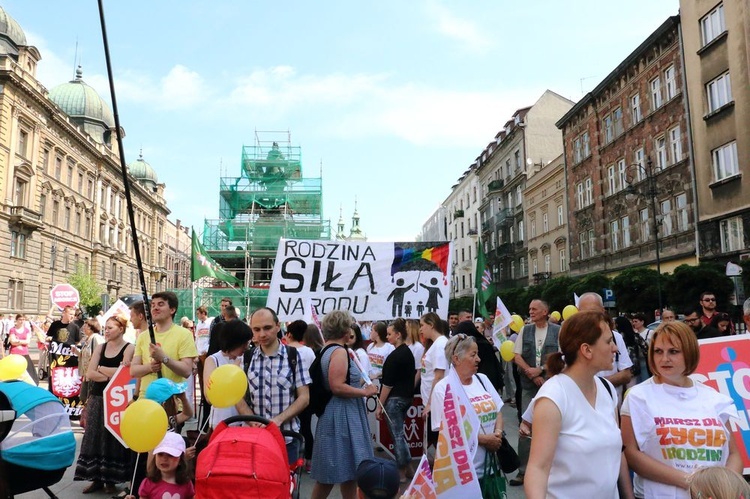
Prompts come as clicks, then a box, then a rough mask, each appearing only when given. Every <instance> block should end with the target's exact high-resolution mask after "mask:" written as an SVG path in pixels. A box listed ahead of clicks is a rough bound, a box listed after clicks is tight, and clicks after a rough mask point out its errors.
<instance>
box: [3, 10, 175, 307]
mask: <svg viewBox="0 0 750 499" xmlns="http://www.w3.org/2000/svg"><path fill="white" fill-rule="evenodd" d="M41 59H42V56H41V54H40V53H39V51H38V50H37V49H36V48H35V47H33V46H29V45H28V44H27V42H26V36H25V34H24V32H23V30H22V29H21V27H20V26H19V25H18V23H17V22H16V21H15V20H13V19H12V18H11V17H10V16H9V15H7V13H6V12H4V11H3V10H2V9H0V190H1V192H2V197H0V226H2V227H3V228H4V230H0V275H1V276H2V278H0V297H2V298H3V299H0V311H3V312H8V313H16V312H19V313H27V314H42V313H46V312H47V311H48V310H49V308H50V301H49V291H50V289H51V288H52V286H53V285H54V284H57V283H61V282H65V281H66V280H67V277H68V276H69V275H70V274H71V273H73V272H75V271H76V269H83V270H85V271H87V272H89V273H90V274H91V275H92V276H93V277H94V278H95V279H96V281H97V283H98V284H99V285H100V287H101V289H102V292H103V293H106V294H107V295H109V296H110V297H111V298H113V299H114V298H115V297H117V296H122V295H125V294H130V293H139V292H140V282H139V278H138V273H137V267H136V263H135V252H134V248H133V243H132V240H133V238H132V235H131V230H130V222H129V218H128V210H127V205H126V202H125V196H124V189H123V186H122V176H121V170H120V158H119V154H118V150H117V147H116V135H115V133H114V131H115V124H114V119H113V115H112V112H111V110H110V109H109V107H108V105H107V103H106V102H104V101H103V100H102V99H101V97H100V96H99V95H97V93H96V91H95V90H94V89H93V88H91V87H90V86H88V85H87V84H86V83H85V82H84V80H83V74H82V70H81V68H80V67H79V69H78V71H77V72H76V76H75V78H74V79H73V80H71V81H70V82H67V83H63V84H61V85H59V86H56V87H55V88H53V89H52V90H50V91H48V90H47V89H46V88H45V87H44V86H43V85H42V84H41V83H40V82H39V81H38V80H37V79H36V68H37V64H38V63H39V62H40V60H41ZM129 170H130V175H129V181H130V187H131V195H132V201H133V209H134V213H135V220H136V226H137V230H138V238H139V243H140V250H141V257H142V260H143V264H144V271H145V274H146V282H147V287H148V289H149V291H150V292H154V291H159V290H163V289H166V286H167V278H168V277H169V276H170V273H169V271H168V258H170V256H171V257H172V260H171V263H174V261H176V260H177V258H175V257H174V256H175V253H174V248H173V249H170V248H169V246H168V244H167V243H168V241H170V239H169V237H168V233H169V232H170V231H171V232H174V231H173V230H171V229H170V225H172V224H171V222H169V220H167V215H168V214H169V209H168V208H167V205H166V201H165V200H164V188H165V185H164V184H161V183H159V182H158V179H157V177H156V173H155V172H154V170H153V168H151V166H150V165H148V163H146V162H145V161H144V160H143V158H139V159H138V160H136V161H135V162H133V163H131V165H130V166H129ZM183 232H184V231H183ZM175 234H176V233H175ZM173 240H174V246H175V248H177V247H180V248H181V251H183V252H184V251H185V247H184V246H183V244H184V241H181V242H179V243H178V242H177V236H176V235H175V237H174V238H173ZM186 251H187V252H188V253H187V256H188V258H189V245H188V246H187V250H186ZM180 258H181V259H182V260H184V259H185V258H184V253H183V254H181V256H180ZM188 261H189V260H188ZM183 265H184V263H183ZM181 282H182V284H185V281H184V280H183V281H181ZM175 283H177V279H175Z"/></svg>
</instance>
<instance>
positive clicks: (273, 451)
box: [195, 416, 304, 499]
mask: <svg viewBox="0 0 750 499" xmlns="http://www.w3.org/2000/svg"><path fill="white" fill-rule="evenodd" d="M238 422H255V423H261V424H263V425H266V426H265V428H260V427H249V426H244V425H243V426H229V425H231V424H233V423H238ZM284 437H288V438H293V439H295V440H297V441H298V442H299V443H300V449H303V448H304V438H303V437H302V435H300V434H299V433H297V432H294V431H288V430H285V431H283V432H282V431H279V428H278V426H276V425H275V424H273V423H272V422H271V421H269V420H267V419H264V418H261V417H258V416H233V417H231V418H228V419H225V420H224V421H222V422H221V423H220V424H219V425H218V426H217V427H216V428H215V429H214V431H213V433H212V434H211V439H210V440H209V443H208V446H206V448H205V449H204V450H203V451H202V452H201V453H200V454H198V462H197V464H196V470H195V493H196V497H200V498H201V499H214V498H216V499H219V498H221V499H233V498H250V497H252V498H263V499H289V498H292V499H298V498H299V483H300V477H301V474H302V464H303V463H304V460H303V459H298V460H297V462H295V463H294V464H293V465H289V464H288V458H287V453H286V443H285V441H284Z"/></svg>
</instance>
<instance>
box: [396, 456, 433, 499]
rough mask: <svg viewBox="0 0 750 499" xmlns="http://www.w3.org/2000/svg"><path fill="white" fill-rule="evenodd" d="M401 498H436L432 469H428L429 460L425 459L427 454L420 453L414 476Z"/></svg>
mask: <svg viewBox="0 0 750 499" xmlns="http://www.w3.org/2000/svg"><path fill="white" fill-rule="evenodd" d="M402 498H408V499H437V492H435V482H433V481H432V471H431V470H430V462H429V461H428V460H427V454H422V459H421V460H420V461H419V466H417V471H416V473H414V478H413V479H412V481H411V483H410V484H409V487H408V488H407V489H406V492H404V495H403V496H402Z"/></svg>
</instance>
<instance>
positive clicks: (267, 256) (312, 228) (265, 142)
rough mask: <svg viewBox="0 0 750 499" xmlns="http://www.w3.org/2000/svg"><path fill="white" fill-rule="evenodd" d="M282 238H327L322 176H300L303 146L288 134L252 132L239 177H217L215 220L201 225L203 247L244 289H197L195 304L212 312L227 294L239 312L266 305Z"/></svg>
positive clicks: (328, 237)
mask: <svg viewBox="0 0 750 499" xmlns="http://www.w3.org/2000/svg"><path fill="white" fill-rule="evenodd" d="M281 238H296V239H330V238H331V225H330V221H329V220H325V219H324V218H323V181H322V176H321V175H320V174H319V175H318V176H317V177H311V176H305V175H303V170H302V153H301V149H300V147H299V146H292V143H291V135H290V133H289V132H259V131H256V132H255V143H254V144H253V145H252V146H243V147H242V161H241V164H240V176H239V177H222V178H221V179H220V192H219V218H218V219H213V220H206V221H205V224H204V227H203V246H204V247H205V249H206V251H207V252H208V253H209V254H210V255H211V256H212V257H213V258H214V260H216V262H217V263H218V264H219V265H221V266H222V267H224V269H226V270H227V271H229V272H231V273H233V274H235V275H236V276H237V278H238V279H240V280H241V281H243V282H244V287H243V289H242V291H233V292H229V290H227V289H222V288H218V289H217V288H208V289H205V288H204V289H202V290H198V296H197V297H196V304H198V303H200V304H203V305H205V306H208V307H209V308H210V311H209V312H210V313H211V314H212V315H215V314H216V313H218V306H219V300H220V299H221V297H222V296H225V295H227V296H230V295H231V296H233V297H238V298H241V299H242V300H243V302H242V303H238V300H236V299H233V301H234V304H235V306H237V307H240V309H241V310H242V315H243V316H244V314H245V310H246V308H247V307H249V308H250V309H255V308H257V307H260V306H264V305H265V303H266V296H267V295H268V285H269V284H270V282H271V275H272V270H273V264H274V260H275V257H276V249H277V247H278V245H279V239H281ZM238 295H240V296H238ZM181 301H182V300H181Z"/></svg>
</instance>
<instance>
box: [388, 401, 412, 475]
mask: <svg viewBox="0 0 750 499" xmlns="http://www.w3.org/2000/svg"><path fill="white" fill-rule="evenodd" d="M410 406H411V399H410V398H406V397H390V398H389V399H388V400H386V401H385V412H387V413H388V417H389V418H390V419H387V418H386V421H388V429H389V430H390V431H391V437H392V438H393V447H394V448H393V453H394V454H395V455H396V464H398V467H399V468H403V467H404V466H406V465H407V464H409V462H411V454H410V452H409V446H408V445H407V444H406V436H405V435H404V419H406V411H408V410H409V407H410Z"/></svg>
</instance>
